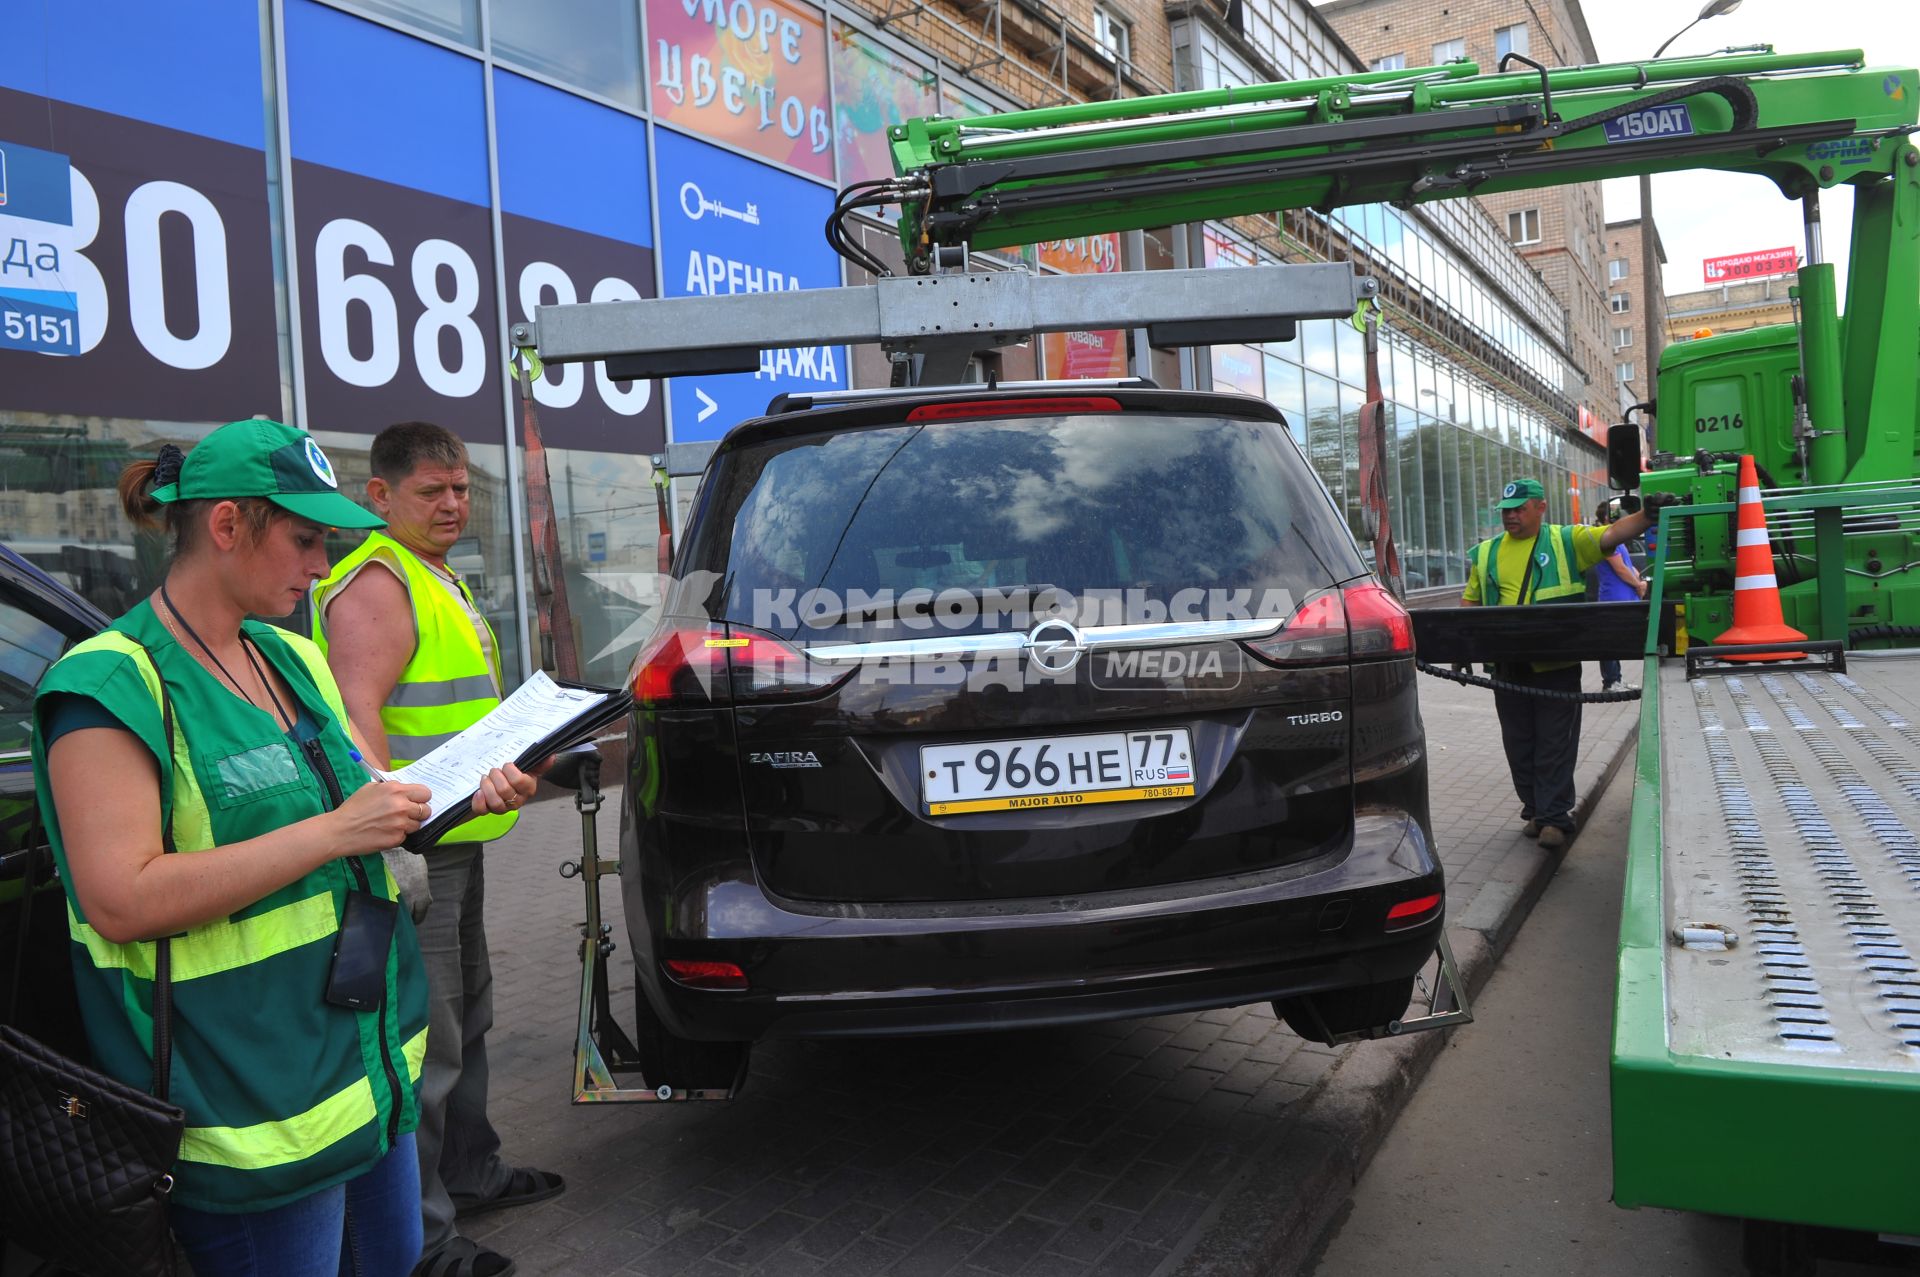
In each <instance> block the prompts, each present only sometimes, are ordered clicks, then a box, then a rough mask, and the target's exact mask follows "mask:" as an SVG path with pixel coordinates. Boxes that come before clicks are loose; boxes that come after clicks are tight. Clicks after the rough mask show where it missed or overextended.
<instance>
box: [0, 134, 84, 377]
mask: <svg viewBox="0 0 1920 1277" xmlns="http://www.w3.org/2000/svg"><path fill="white" fill-rule="evenodd" d="M16 246H18V251H17V252H16V251H15V248H16ZM63 253H64V254H66V255H68V256H69V257H71V256H72V254H73V169H72V166H71V165H69V164H68V163H67V157H66V156H64V155H56V154H54V153H53V152H52V151H42V150H38V149H36V148H34V147H31V146H20V145H17V144H15V143H12V142H5V141H0V350H35V351H39V352H40V353H42V354H47V355H77V354H79V353H80V314H79V304H78V302H77V301H76V299H75V298H74V295H73V293H72V292H71V291H69V290H68V289H67V288H66V287H64V286H63V283H62V280H61V271H60V256H61V254H63Z"/></svg>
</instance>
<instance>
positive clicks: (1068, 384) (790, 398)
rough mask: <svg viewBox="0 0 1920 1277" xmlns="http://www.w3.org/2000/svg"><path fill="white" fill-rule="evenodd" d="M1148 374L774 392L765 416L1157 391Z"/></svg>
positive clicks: (1157, 383) (1158, 387)
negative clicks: (1017, 396) (1025, 395)
mask: <svg viewBox="0 0 1920 1277" xmlns="http://www.w3.org/2000/svg"><path fill="white" fill-rule="evenodd" d="M1158 389H1160V383H1159V382H1157V381H1154V380H1153V379H1152V378H1151V377H1107V378H1084V379H1079V380H1065V381H993V382H986V381H965V382H960V383H958V384H948V385H943V386H870V387H867V388H866V389H862V390H819V391H810V392H805V393H799V394H794V393H787V394H779V395H775V396H774V397H773V399H772V401H771V402H769V403H768V404H767V413H766V415H767V416H769V417H778V416H781V415H783V414H785V413H789V412H805V411H807V410H808V409H810V408H837V407H842V406H844V405H846V404H861V403H876V402H878V401H880V400H883V399H924V398H926V397H927V396H929V395H957V394H972V395H986V394H998V393H999V392H1000V391H1003V390H1064V391H1073V392H1077V393H1085V392H1087V391H1090V390H1158Z"/></svg>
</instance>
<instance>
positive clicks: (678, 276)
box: [654, 129, 847, 443]
mask: <svg viewBox="0 0 1920 1277" xmlns="http://www.w3.org/2000/svg"><path fill="white" fill-rule="evenodd" d="M654 146H655V148H656V151H657V155H656V161H657V167H656V170H655V171H656V173H657V175H658V176H657V180H658V192H659V199H660V260H661V279H662V282H663V286H664V290H665V293H666V295H667V296H669V297H699V296H724V295H728V294H733V293H761V292H772V291H776V290H782V289H795V288H838V287H839V286H840V282H841V281H840V259H839V257H838V256H837V255H836V254H835V253H834V251H833V250H832V249H831V248H829V247H828V246H827V241H826V237H825V236H824V235H823V234H822V233H821V230H820V228H821V226H822V225H824V224H825V222H826V220H827V213H828V212H829V211H831V209H832V208H833V192H832V191H830V190H828V189H827V188H826V187H824V186H820V185H818V184H816V183H813V182H809V181H807V180H806V179H805V178H800V177H795V176H793V175H792V174H789V173H782V172H780V171H778V170H776V169H771V168H768V167H766V166H765V165H762V164H756V163H754V162H753V161H752V160H749V159H745V158H743V157H741V156H738V155H733V154H731V153H729V152H726V151H722V150H719V149H718V148H716V147H712V146H708V145H707V144H706V143H704V142H696V141H694V140H693V139H692V138H688V137H682V136H681V135H680V134H678V133H674V132H672V131H671V130H668V129H656V130H655V132H654ZM670 384H671V386H672V390H671V399H672V403H673V438H674V440H675V441H676V442H680V443H686V442H689V441H693V440H705V439H718V438H720V437H721V436H722V435H724V434H726V432H727V431H728V430H729V429H731V428H732V427H733V426H734V425H736V424H738V423H739V422H741V421H744V420H746V419H747V418H748V417H756V416H759V415H760V414H761V413H763V412H765V411H766V409H767V401H768V400H770V399H772V398H773V397H774V396H775V395H779V394H787V393H801V392H805V391H818V390H838V389H844V388H845V387H846V385H847V352H846V349H845V347H841V346H802V347H797V348H794V349H787V350H775V351H768V352H766V354H765V355H764V356H763V358H762V360H761V366H760V369H759V371H757V372H751V373H731V374H714V375H706V376H695V377H676V378H674V379H673V380H672V382H671V383H670Z"/></svg>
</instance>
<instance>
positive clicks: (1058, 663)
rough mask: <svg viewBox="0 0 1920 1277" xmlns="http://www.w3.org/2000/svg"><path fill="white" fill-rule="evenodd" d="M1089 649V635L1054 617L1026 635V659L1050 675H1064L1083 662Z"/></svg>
mask: <svg viewBox="0 0 1920 1277" xmlns="http://www.w3.org/2000/svg"><path fill="white" fill-rule="evenodd" d="M1086 650H1087V639H1086V636H1085V635H1083V634H1082V633H1080V631H1079V630H1077V629H1075V628H1074V627H1073V626H1072V625H1071V624H1069V623H1068V622H1066V621H1063V620H1061V619H1060V618H1059V617H1054V618H1052V619H1051V620H1046V621H1042V622H1040V624H1038V625H1036V626H1034V627H1033V629H1031V630H1029V631H1028V632H1027V659H1029V660H1031V661H1032V662H1033V663H1034V664H1035V665H1038V666H1039V667H1040V668H1041V669H1042V670H1044V671H1045V672H1046V673H1048V674H1065V673H1067V672H1068V671H1069V670H1071V669H1072V668H1073V667H1074V666H1076V665H1078V664H1079V663H1080V655H1081V653H1083V652H1085V651H1086Z"/></svg>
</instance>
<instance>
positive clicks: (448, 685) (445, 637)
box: [313, 532, 520, 843]
mask: <svg viewBox="0 0 1920 1277" xmlns="http://www.w3.org/2000/svg"><path fill="white" fill-rule="evenodd" d="M369 559H379V560H380V561H381V562H383V563H385V564H386V565H387V566H388V567H390V568H392V569H393V571H394V573H395V574H396V575H398V576H399V578H400V579H401V581H403V582H404V583H405V584H406V587H407V596H408V598H409V599H411V601H412V603H413V633H414V645H413V656H412V657H411V658H410V659H409V660H408V661H407V665H406V668H405V669H403V670H401V671H400V681H399V682H398V683H396V684H394V687H393V691H392V692H390V693H389V694H388V695H387V702H386V704H384V705H382V706H381V707H380V725H381V726H382V727H384V728H386V729H387V747H388V749H389V750H390V751H391V755H390V756H391V758H392V760H393V766H395V767H400V766H402V765H404V764H406V763H411V762H413V761H414V760H416V759H420V758H424V757H426V756H427V755H428V754H429V753H431V752H432V751H433V749H434V748H435V747H436V746H438V745H440V744H441V743H442V742H444V741H448V740H451V739H452V738H453V737H455V736H457V735H459V734H460V733H461V732H462V731H465V730H466V729H467V728H469V727H471V726H473V725H474V724H475V723H477V722H479V721H480V720H481V719H483V718H485V717H486V716H487V714H488V713H489V712H490V711H491V710H492V709H493V707H494V706H496V705H498V704H499V703H500V688H501V685H502V679H501V676H500V662H499V652H500V643H499V641H498V639H497V638H495V637H494V634H493V627H492V626H487V635H488V638H489V640H490V641H491V642H492V646H493V651H494V658H493V659H492V660H489V659H488V658H487V653H486V649H484V648H482V647H481V646H480V636H479V635H478V634H477V633H476V632H475V631H474V628H473V627H474V622H475V621H476V620H477V621H478V622H479V623H480V624H481V625H486V624H487V621H486V618H485V617H483V616H481V615H480V608H479V606H478V605H476V604H475V603H474V601H473V595H472V594H470V593H468V591H467V587H466V584H465V583H464V582H462V581H460V580H459V579H458V578H457V577H453V576H450V575H443V574H441V573H437V572H435V571H434V570H433V569H432V568H431V567H428V566H427V564H426V563H425V562H423V561H422V560H421V558H420V556H419V555H417V554H415V553H414V552H413V551H412V550H409V549H407V547H406V546H404V545H401V544H400V543H399V542H398V541H396V540H394V539H393V538H392V537H390V536H387V535H385V534H384V533H380V532H372V533H369V534H368V535H367V539H366V540H365V541H363V542H362V543H361V544H360V545H359V547H358V548H356V549H355V550H354V551H353V553H351V554H349V555H347V556H346V557H345V558H343V559H341V560H340V562H338V563H336V564H334V566H333V572H332V573H331V574H330V575H329V576H328V577H327V579H326V580H324V581H322V582H320V583H319V584H318V585H316V586H314V587H313V640H314V642H316V643H318V644H319V645H320V650H321V651H322V652H325V651H326V650H327V635H326V630H325V628H324V622H325V620H326V614H327V612H326V607H327V602H328V600H330V599H331V598H332V597H333V596H334V594H335V593H336V592H338V591H339V589H340V587H342V586H343V585H345V584H346V583H347V581H348V580H349V579H350V578H351V577H352V576H353V574H354V573H355V572H358V571H359V570H360V569H361V568H362V567H363V566H365V565H366V563H367V561H368V560H369ZM449 585H452V586H454V587H456V588H458V589H459V591H460V597H461V598H463V599H465V600H466V606H465V607H462V606H461V604H460V600H459V599H456V598H454V597H453V595H452V594H451V593H450V592H449V590H448V588H447V587H448V586H449ZM468 609H471V611H469V610H468ZM519 819H520V813H519V812H514V811H509V812H503V813H501V814H500V815H497V816H495V815H486V816H475V817H474V818H473V819H472V820H469V821H465V822H464V823H462V824H458V825H455V826H454V827H453V828H452V829H450V830H448V831H447V834H446V836H445V837H444V838H442V839H441V840H440V841H441V842H442V843H454V842H491V841H492V840H493V839H495V838H499V837H501V836H502V835H504V834H505V833H506V832H507V831H508V830H510V829H512V828H513V826H514V824H515V822H516V821H518V820H519Z"/></svg>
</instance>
